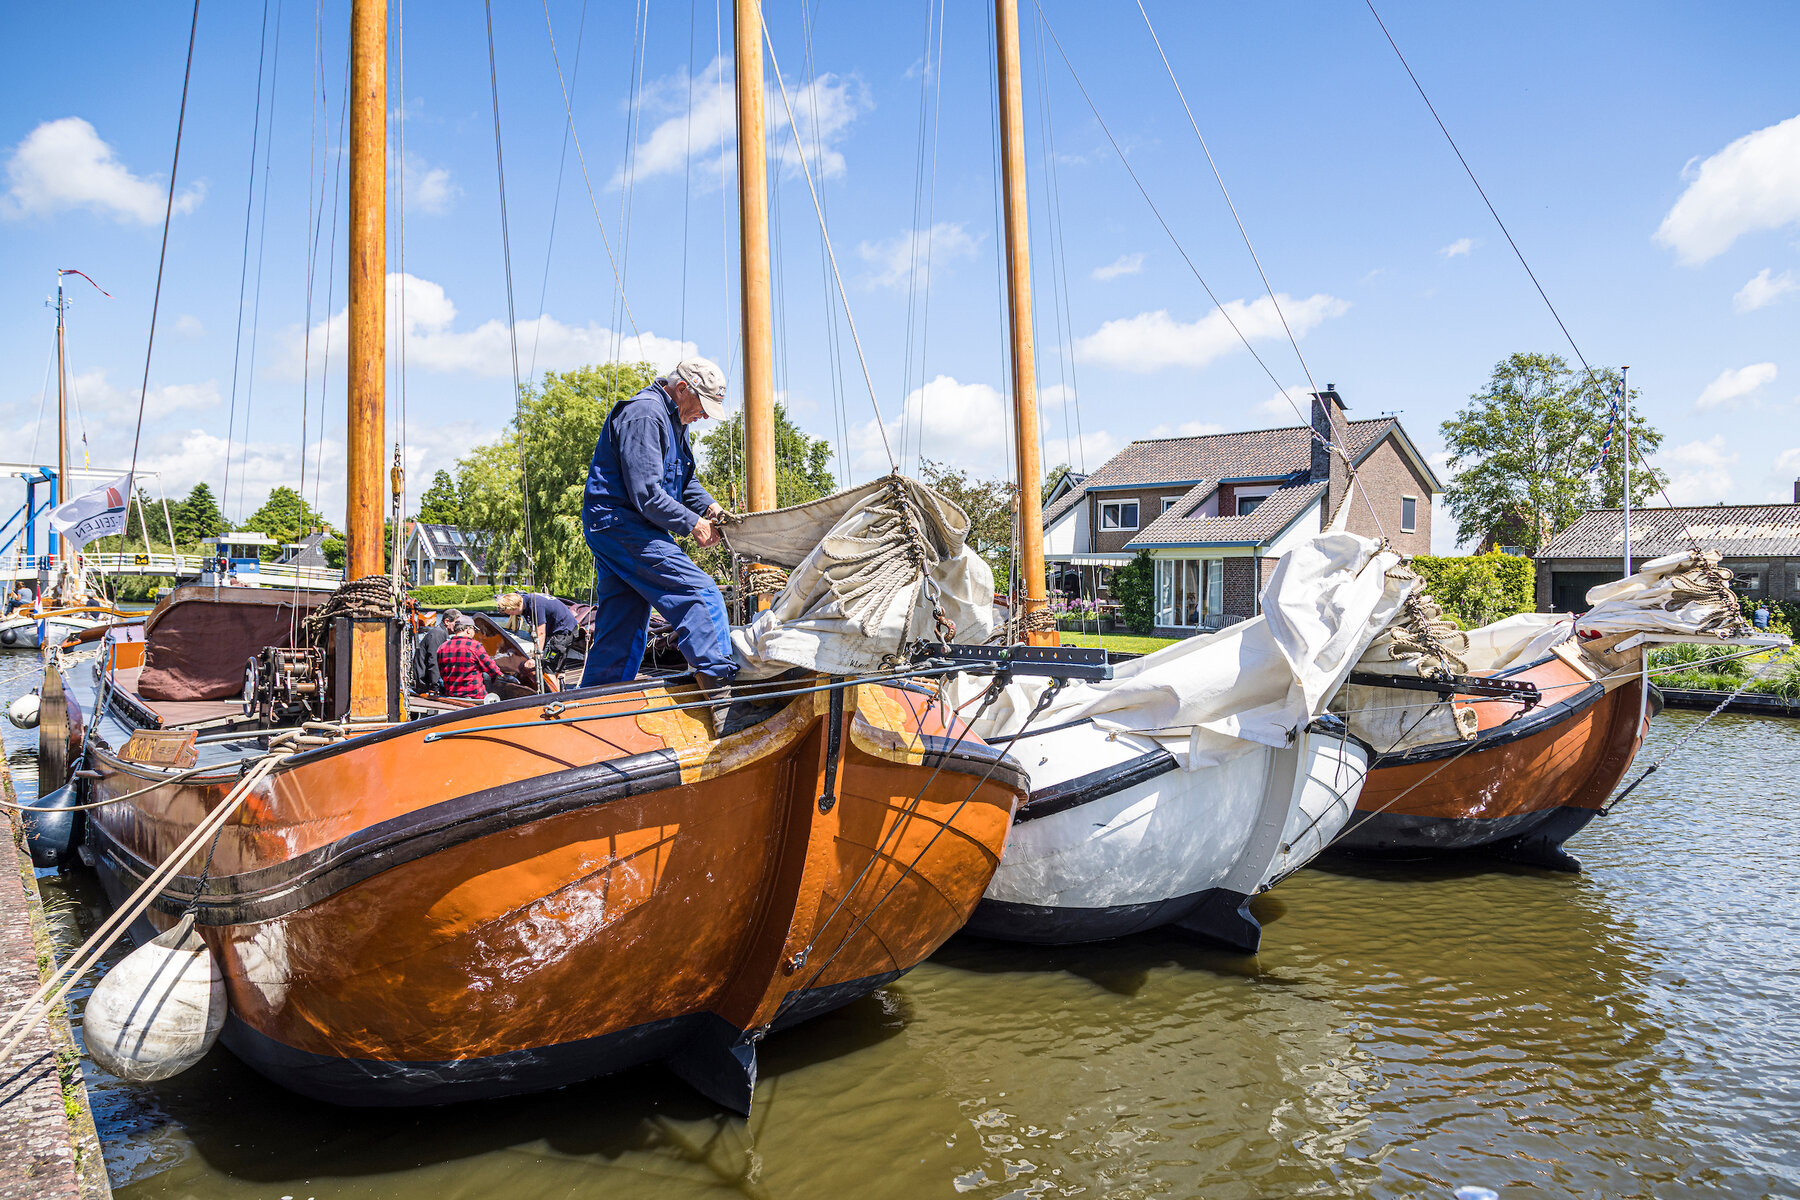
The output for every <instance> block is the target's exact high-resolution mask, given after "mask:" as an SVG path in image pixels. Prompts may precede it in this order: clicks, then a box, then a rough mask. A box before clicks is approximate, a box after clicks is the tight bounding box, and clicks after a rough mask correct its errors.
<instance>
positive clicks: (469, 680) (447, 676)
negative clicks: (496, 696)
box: [437, 617, 500, 700]
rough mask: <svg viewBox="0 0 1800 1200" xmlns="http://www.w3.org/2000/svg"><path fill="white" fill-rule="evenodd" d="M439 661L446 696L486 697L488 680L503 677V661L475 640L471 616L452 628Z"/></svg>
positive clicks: (441, 647) (463, 618) (480, 698)
mask: <svg viewBox="0 0 1800 1200" xmlns="http://www.w3.org/2000/svg"><path fill="white" fill-rule="evenodd" d="M437 661H438V674H439V675H441V676H443V679H444V695H446V696H457V697H460V698H462V699H465V700H485V699H487V696H488V683H487V681H488V680H490V679H499V678H500V667H499V664H497V663H496V662H494V660H493V659H492V658H491V657H490V656H489V655H488V652H487V651H486V650H485V649H483V648H482V645H481V643H480V642H479V641H477V640H476V639H475V622H474V621H473V620H471V619H470V618H468V617H462V618H460V619H459V620H458V621H457V622H456V625H455V626H454V627H453V628H452V629H451V631H450V640H449V641H447V642H445V643H444V644H443V645H442V646H439V647H438V652H437Z"/></svg>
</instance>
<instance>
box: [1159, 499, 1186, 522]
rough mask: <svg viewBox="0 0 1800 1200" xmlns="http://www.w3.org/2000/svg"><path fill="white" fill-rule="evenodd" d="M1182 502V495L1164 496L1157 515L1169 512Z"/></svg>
mask: <svg viewBox="0 0 1800 1200" xmlns="http://www.w3.org/2000/svg"><path fill="white" fill-rule="evenodd" d="M1180 503H1181V497H1180V496H1164V497H1163V498H1162V508H1161V509H1160V510H1158V512H1157V514H1156V515H1157V516H1159V517H1160V516H1161V515H1162V514H1163V513H1166V512H1168V511H1169V510H1170V509H1171V508H1174V507H1175V506H1176V505H1177V504H1180Z"/></svg>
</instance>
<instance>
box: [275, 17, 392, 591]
mask: <svg viewBox="0 0 1800 1200" xmlns="http://www.w3.org/2000/svg"><path fill="white" fill-rule="evenodd" d="M350 61H351V55H350V54H349V53H348V52H346V53H345V55H344V96H343V99H342V101H341V102H340V103H339V105H338V154H337V164H336V165H335V166H334V167H333V168H332V175H331V234H330V236H328V237H327V238H326V239H325V241H324V242H323V243H322V246H323V249H324V253H325V314H326V318H325V355H324V358H323V360H322V361H321V362H320V364H319V438H318V441H317V442H315V443H314V444H313V510H314V512H315V513H316V512H317V511H318V508H319V503H320V500H321V493H322V492H323V490H324V484H325V418H326V409H327V405H326V403H325V396H326V394H327V393H326V389H327V388H328V386H329V381H330V378H331V325H332V322H331V311H332V304H333V302H334V301H335V300H336V298H337V255H336V254H335V253H333V250H334V249H335V248H336V246H337V223H338V211H339V209H340V208H341V207H342V205H343V194H344V191H345V188H344V183H343V179H344V160H345V159H346V158H348V157H349V155H348V154H346V153H344V149H343V148H344V146H345V145H346V142H347V139H346V138H345V130H346V129H347V128H348V126H349V123H350ZM384 183H385V181H384ZM324 206H325V199H324V196H323V195H322V194H321V196H320V197H319V207H320V208H321V209H323V208H324ZM346 269H348V268H347V267H346ZM382 432H383V433H386V430H383V431H382ZM300 461H301V463H302V469H303V470H304V464H305V461H306V435H305V431H304V430H302V431H301V437H300ZM304 479H305V477H304V475H303V476H302V483H301V487H300V498H301V508H300V516H301V521H300V526H299V536H305V534H306V533H307V532H308V530H307V527H306V526H307V522H306V516H307V513H306V505H305V499H306V486H305V482H304ZM322 519H323V518H322V517H321V520H322ZM299 586H300V584H299V580H298V579H296V580H295V581H294V587H295V589H296V591H297V590H298V588H299Z"/></svg>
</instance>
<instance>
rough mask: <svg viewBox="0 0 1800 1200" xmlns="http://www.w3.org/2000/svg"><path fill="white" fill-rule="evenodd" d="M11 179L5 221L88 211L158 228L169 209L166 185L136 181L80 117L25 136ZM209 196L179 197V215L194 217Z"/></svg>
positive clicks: (197, 190)
mask: <svg viewBox="0 0 1800 1200" xmlns="http://www.w3.org/2000/svg"><path fill="white" fill-rule="evenodd" d="M6 176H7V182H8V185H9V186H8V189H7V193H6V195H5V196H4V197H0V217H8V218H14V219H16V218H19V217H33V216H50V215H52V214H54V213H57V212H62V211H64V210H66V209H72V208H86V209H91V210H93V211H94V212H97V213H102V214H104V215H106V216H110V217H112V218H114V219H115V220H119V221H137V222H140V223H141V224H144V225H154V224H156V223H157V222H159V221H161V220H162V219H163V210H164V207H165V206H166V205H167V203H168V193H167V191H166V190H165V189H164V188H163V186H162V185H161V184H160V183H158V182H156V181H155V180H154V179H150V178H146V177H144V176H142V175H133V174H132V173H131V171H130V170H129V169H128V168H127V167H126V166H125V164H124V163H122V162H120V161H119V158H118V154H117V153H116V152H115V151H114V150H113V148H112V147H111V146H109V145H107V144H106V143H105V142H103V141H101V140H100V135H99V134H98V133H96V132H95V131H94V127H93V126H92V125H90V124H88V123H87V122H86V121H84V120H82V119H81V118H80V117H63V118H61V119H59V120H55V121H45V122H44V123H43V124H41V125H39V126H38V127H37V128H36V129H34V130H32V131H31V132H30V133H29V134H27V135H25V140H24V141H22V142H20V143H19V144H18V146H16V147H15V148H14V149H13V153H12V157H11V158H10V159H8V160H7V163H6ZM205 194H206V186H205V184H202V183H193V184H189V185H188V186H187V187H186V188H185V189H183V190H182V191H181V193H180V194H179V195H177V196H176V197H175V211H176V212H178V213H190V212H192V211H194V208H195V206H197V205H198V204H199V203H200V200H201V198H202V197H203V196H204V195H205Z"/></svg>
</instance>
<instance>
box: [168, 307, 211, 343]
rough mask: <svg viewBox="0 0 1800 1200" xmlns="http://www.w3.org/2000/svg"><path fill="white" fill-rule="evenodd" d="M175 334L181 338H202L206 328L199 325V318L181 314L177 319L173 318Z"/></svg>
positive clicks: (191, 314)
mask: <svg viewBox="0 0 1800 1200" xmlns="http://www.w3.org/2000/svg"><path fill="white" fill-rule="evenodd" d="M175 332H176V333H179V334H180V335H181V336H182V337H191V338H197V337H204V336H205V334H206V326H204V325H202V324H201V323H200V318H199V317H196V316H195V315H194V314H193V313H182V314H181V315H180V316H179V317H176V318H175Z"/></svg>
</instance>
